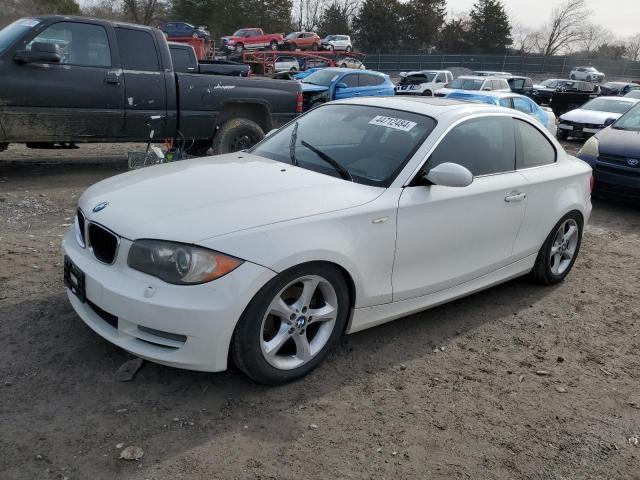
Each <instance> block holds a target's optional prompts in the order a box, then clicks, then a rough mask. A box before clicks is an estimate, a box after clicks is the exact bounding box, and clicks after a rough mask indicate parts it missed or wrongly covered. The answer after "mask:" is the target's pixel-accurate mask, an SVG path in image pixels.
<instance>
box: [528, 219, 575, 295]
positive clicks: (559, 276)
mask: <svg viewBox="0 0 640 480" xmlns="http://www.w3.org/2000/svg"><path fill="white" fill-rule="evenodd" d="M582 228H583V221H582V215H580V214H579V213H578V212H570V213H568V214H567V215H565V216H564V217H562V219H561V220H560V221H559V222H558V223H557V224H556V225H555V227H553V230H551V233H549V236H548V237H547V239H546V240H545V242H544V244H543V245H542V248H541V249H540V251H539V252H538V257H537V258H536V263H535V265H534V266H533V269H532V270H531V274H532V275H533V277H534V278H535V279H536V280H538V281H539V282H540V283H544V284H546V285H551V284H554V283H558V282H561V281H562V280H564V278H565V277H566V276H567V275H568V274H569V272H570V271H571V268H572V267H573V264H574V263H575V261H576V258H578V251H579V250H580V243H581V242H582Z"/></svg>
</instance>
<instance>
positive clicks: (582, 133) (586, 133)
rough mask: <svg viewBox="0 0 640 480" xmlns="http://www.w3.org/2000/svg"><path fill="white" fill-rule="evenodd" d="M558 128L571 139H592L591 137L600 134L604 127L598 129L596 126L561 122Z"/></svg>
mask: <svg viewBox="0 0 640 480" xmlns="http://www.w3.org/2000/svg"><path fill="white" fill-rule="evenodd" d="M558 128H559V129H560V130H564V131H566V132H567V133H568V134H569V136H571V137H590V136H591V135H594V134H596V133H598V132H599V131H600V130H602V129H603V128H604V127H596V126H594V125H588V124H579V123H576V122H573V123H571V124H568V123H565V122H563V121H562V120H560V123H559V124H558Z"/></svg>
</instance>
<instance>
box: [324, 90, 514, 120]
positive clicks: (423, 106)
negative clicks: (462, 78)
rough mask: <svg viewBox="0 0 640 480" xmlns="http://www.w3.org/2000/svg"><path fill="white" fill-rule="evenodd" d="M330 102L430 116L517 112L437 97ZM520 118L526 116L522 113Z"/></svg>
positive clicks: (396, 97)
mask: <svg viewBox="0 0 640 480" xmlns="http://www.w3.org/2000/svg"><path fill="white" fill-rule="evenodd" d="M331 103H339V104H352V105H366V106H372V107H379V108H389V109H394V110H401V111H406V112H411V113H417V114H420V115H427V116H429V117H432V118H438V117H442V116H444V115H452V116H454V117H460V118H462V117H465V116H468V115H470V114H474V113H505V112H509V114H510V115H515V114H516V113H519V112H518V111H517V110H511V109H506V108H504V107H497V106H494V105H487V104H485V103H471V102H465V101H463V100H455V99H450V98H439V97H418V96H415V97H414V96H409V95H407V96H392V97H360V98H348V99H344V100H336V101H333V102H331ZM522 118H527V116H526V115H525V114H522Z"/></svg>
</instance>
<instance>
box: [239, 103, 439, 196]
mask: <svg viewBox="0 0 640 480" xmlns="http://www.w3.org/2000/svg"><path fill="white" fill-rule="evenodd" d="M296 124H297V129H296ZM435 124H436V122H435V120H433V119H432V118H431V117H427V116H424V115H419V114H416V113H410V112H406V111H401V110H393V109H389V108H380V107H371V106H364V105H340V104H337V105H332V104H328V105H324V106H321V107H318V108H314V109H313V110H311V111H309V112H308V113H307V114H305V115H303V116H301V117H299V118H298V119H297V120H296V121H295V122H292V123H290V124H289V125H287V126H286V127H284V128H282V129H280V130H279V131H278V132H276V133H275V134H273V135H271V136H269V137H267V138H265V139H264V140H263V141H262V142H260V143H259V144H258V145H256V146H255V147H254V148H253V149H252V151H251V153H253V154H255V155H260V156H262V157H266V158H270V159H272V160H276V161H278V162H284V163H293V162H292V157H295V159H296V160H297V162H298V164H299V166H300V167H301V168H305V169H308V170H313V171H315V172H318V173H322V174H325V175H331V176H334V177H339V178H341V175H340V173H339V172H338V171H337V170H336V169H335V168H334V167H332V166H331V162H330V161H327V160H326V159H324V160H323V159H322V156H325V157H329V158H331V159H332V160H333V161H334V162H335V163H337V164H339V165H340V166H341V167H343V168H344V169H346V170H347V171H348V172H349V174H350V175H351V177H352V178H353V181H354V182H356V183H361V184H365V185H373V186H379V187H388V186H389V185H390V184H391V182H393V180H394V179H395V177H396V176H397V175H398V173H400V171H401V170H402V168H403V167H404V166H405V164H406V163H407V161H408V160H409V158H411V156H412V155H413V154H414V153H415V151H416V150H417V149H418V147H419V146H420V145H422V143H423V142H424V140H425V139H426V137H427V136H428V135H429V134H430V133H431V131H432V130H433V127H434V126H435ZM296 130H297V132H296ZM294 132H296V133H295V143H293V142H292V138H294V135H293V134H294ZM314 150H315V151H314ZM318 152H321V154H318Z"/></svg>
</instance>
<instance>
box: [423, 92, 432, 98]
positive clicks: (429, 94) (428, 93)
mask: <svg viewBox="0 0 640 480" xmlns="http://www.w3.org/2000/svg"><path fill="white" fill-rule="evenodd" d="M422 96H423V97H433V93H432V92H431V90H425V91H424V92H423V93H422Z"/></svg>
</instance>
